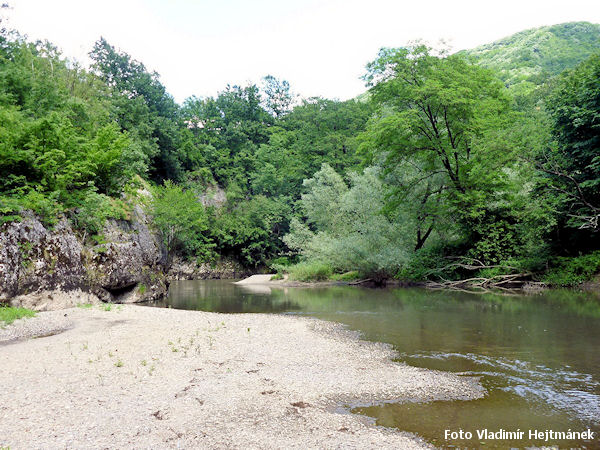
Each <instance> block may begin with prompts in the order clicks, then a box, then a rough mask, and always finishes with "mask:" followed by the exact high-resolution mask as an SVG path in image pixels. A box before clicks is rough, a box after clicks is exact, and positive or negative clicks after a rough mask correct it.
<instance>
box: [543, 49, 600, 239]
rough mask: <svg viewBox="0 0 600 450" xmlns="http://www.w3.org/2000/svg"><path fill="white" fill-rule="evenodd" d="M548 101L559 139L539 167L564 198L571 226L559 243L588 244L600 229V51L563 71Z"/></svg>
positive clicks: (567, 223)
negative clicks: (572, 67) (570, 68)
mask: <svg viewBox="0 0 600 450" xmlns="http://www.w3.org/2000/svg"><path fill="white" fill-rule="evenodd" d="M546 106H547V108H548V111H549V114H550V117H551V123H550V124H549V128H550V129H551V130H552V132H553V135H554V137H555V139H556V142H555V145H549V146H548V147H547V148H546V151H544V152H541V153H540V155H539V157H538V167H539V168H540V169H541V170H542V172H543V173H544V174H545V175H546V176H547V183H548V187H549V188H550V189H551V191H553V194H552V195H555V196H557V197H558V198H559V199H560V200H561V201H562V204H561V205H559V206H558V208H559V210H560V212H561V217H562V221H563V224H562V225H563V227H564V228H566V230H565V233H562V238H561V239H560V240H559V242H557V244H558V245H559V246H562V247H565V246H567V247H574V248H583V249H588V248H589V246H590V245H592V242H594V244H593V245H596V244H595V243H596V242H598V240H597V237H596V233H595V232H596V231H597V230H598V229H600V224H599V219H600V120H599V117H600V55H599V54H596V55H593V56H591V57H590V58H589V59H587V60H586V61H584V62H583V63H581V64H580V65H579V66H577V67H576V68H575V69H573V70H570V71H567V72H565V73H564V74H563V75H561V76H560V77H559V78H558V80H557V81H556V83H555V87H554V89H553V91H552V93H551V95H550V96H549V97H548V98H547V101H546ZM567 230H568V231H567ZM561 241H562V242H561Z"/></svg>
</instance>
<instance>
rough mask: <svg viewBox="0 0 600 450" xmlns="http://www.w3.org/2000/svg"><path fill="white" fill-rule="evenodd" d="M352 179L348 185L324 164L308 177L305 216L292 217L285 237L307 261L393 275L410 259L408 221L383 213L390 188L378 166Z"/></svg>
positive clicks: (374, 274) (377, 275)
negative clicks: (384, 182)
mask: <svg viewBox="0 0 600 450" xmlns="http://www.w3.org/2000/svg"><path fill="white" fill-rule="evenodd" d="M350 182H351V186H350V188H348V186H346V184H345V183H344V181H343V180H342V179H341V177H340V176H339V175H338V174H337V173H336V172H335V171H334V170H333V169H332V168H331V167H330V166H328V165H327V164H323V166H322V168H321V170H320V171H319V172H317V173H316V174H315V177H314V178H311V179H310V180H306V181H305V186H306V187H307V188H308V192H307V193H306V194H303V195H302V199H301V201H300V207H301V210H302V211H303V213H304V214H305V215H306V220H305V221H300V220H298V219H292V221H291V225H290V233H289V234H288V235H286V236H285V237H284V241H285V242H286V244H287V245H288V246H289V247H290V248H291V249H293V250H298V251H299V252H300V253H301V254H302V255H303V256H304V257H305V258H308V260H309V261H322V262H324V263H327V265H328V266H330V267H332V268H333V269H334V270H335V271H339V272H344V271H349V270H358V271H359V272H360V273H361V274H365V275H368V276H370V277H375V278H380V277H386V276H389V275H390V274H393V273H395V272H396V271H397V270H398V269H399V267H400V266H401V265H402V264H403V262H404V261H405V260H406V258H407V253H408V247H409V245H410V244H409V243H408V242H407V239H406V233H405V229H404V227H405V226H406V225H407V224H406V223H404V222H403V221H401V220H398V221H390V220H389V219H388V218H386V217H385V216H384V215H383V214H382V209H383V206H384V197H385V194H386V189H385V187H384V185H383V184H382V183H381V181H380V179H379V177H378V175H377V170H376V169H374V168H369V169H366V170H365V171H364V172H363V173H362V174H351V175H350Z"/></svg>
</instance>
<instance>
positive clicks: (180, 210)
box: [150, 181, 213, 268]
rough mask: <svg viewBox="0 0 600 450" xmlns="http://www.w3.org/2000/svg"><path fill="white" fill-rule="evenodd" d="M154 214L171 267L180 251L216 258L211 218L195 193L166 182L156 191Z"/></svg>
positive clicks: (168, 263)
mask: <svg viewBox="0 0 600 450" xmlns="http://www.w3.org/2000/svg"><path fill="white" fill-rule="evenodd" d="M150 213H151V215H152V218H153V222H154V226H155V227H156V228H157V230H158V231H159V232H160V234H161V236H162V242H163V245H164V247H165V250H166V253H167V268H168V267H170V265H171V262H172V260H173V256H174V255H175V253H176V252H181V253H182V254H184V255H185V256H188V257H197V258H201V259H206V258H209V257H210V256H211V255H212V247H213V244H212V243H211V242H210V239H209V238H208V233H207V229H208V215H207V213H206V210H205V209H204V206H202V203H200V201H199V200H198V198H196V196H195V195H194V193H193V192H192V191H189V190H188V191H184V190H183V189H182V188H181V187H180V186H178V185H176V184H173V183H172V182H171V181H165V183H164V185H163V186H159V187H157V188H156V189H155V191H154V198H153V200H152V203H151V209H150Z"/></svg>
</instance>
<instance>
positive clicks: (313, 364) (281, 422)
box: [0, 305, 483, 450]
mask: <svg viewBox="0 0 600 450" xmlns="http://www.w3.org/2000/svg"><path fill="white" fill-rule="evenodd" d="M65 314H67V316H66V317H65V316H64V315H65ZM28 320H29V321H32V322H30V323H29V325H26V324H25V323H26V322H27V321H28ZM36 322H37V324H36ZM53 322H56V323H57V325H56V326H52V323H53ZM33 324H35V326H34V325H33ZM59 325H60V326H59ZM60 328H66V330H65V331H64V332H61V333H59V334H56V335H53V336H48V337H42V338H37V339H26V340H20V341H15V340H14V338H15V337H18V336H19V335H20V334H24V333H25V335H26V334H27V333H28V334H29V335H31V334H32V332H31V330H32V329H40V330H44V329H52V330H54V331H57V330H58V329H60ZM26 330H29V331H26ZM2 333H4V334H2ZM9 333H10V339H11V340H10V341H7V340H6V339H9V338H8V337H7V336H9ZM2 336H4V339H5V340H4V342H3V343H2V342H0V367H1V368H2V370H0V447H6V446H9V447H10V448H11V449H12V450H16V449H21V448H78V449H81V448H132V447H136V448H141V447H143V448H146V447H151V448H245V449H246V448H298V447H302V448H307V447H308V448H338V447H344V448H419V447H423V446H425V444H424V443H423V442H422V441H420V440H419V439H417V438H416V437H414V436H413V435H410V434H407V433H398V432H395V431H392V430H386V429H382V428H378V427H374V426H372V425H371V424H370V423H369V421H368V420H367V419H365V418H362V417H360V416H356V415H352V414H345V413H341V412H340V406H343V405H348V404H354V403H355V402H360V403H363V404H364V403H372V402H379V401H429V400H434V399H453V398H461V399H468V398H475V397H479V396H481V395H482V394H483V390H482V388H481V387H480V386H479V384H478V383H477V382H475V381H474V380H472V379H469V378H464V377H459V376H455V375H452V374H447V373H440V372H433V371H428V370H424V369H418V368H413V367H410V366H406V365H403V364H398V363H394V362H392V361H391V359H390V358H391V357H392V356H393V352H392V351H391V350H390V349H389V348H388V347H386V346H384V345H379V344H374V343H368V342H364V341H360V340H359V339H358V338H357V336H356V335H355V334H354V333H351V332H348V331H345V330H344V329H343V328H342V327H341V326H339V325H337V324H333V323H329V322H323V321H318V320H314V319H309V318H301V317H289V316H280V315H266V314H243V315H242V314H240V315H223V314H216V313H204V312H196V311H178V310H171V309H159V308H150V307H145V306H132V305H124V306H117V305H113V306H112V308H111V310H110V311H105V310H104V309H101V308H98V307H94V308H91V309H81V308H74V309H68V310H63V311H60V314H59V312H58V311H54V312H48V313H39V314H38V317H36V318H33V319H25V320H20V321H17V322H15V324H14V325H12V326H10V327H8V328H6V329H5V330H4V331H2V330H0V339H2Z"/></svg>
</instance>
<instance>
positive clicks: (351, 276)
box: [331, 270, 361, 281]
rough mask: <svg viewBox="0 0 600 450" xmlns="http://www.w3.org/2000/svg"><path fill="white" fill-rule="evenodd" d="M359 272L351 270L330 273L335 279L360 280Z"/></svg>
mask: <svg viewBox="0 0 600 450" xmlns="http://www.w3.org/2000/svg"><path fill="white" fill-rule="evenodd" d="M360 278H361V276H360V273H359V272H358V271H356V270H351V271H350V272H345V273H339V274H338V273H334V274H333V275H331V279H332V280H335V281H356V280H360Z"/></svg>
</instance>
